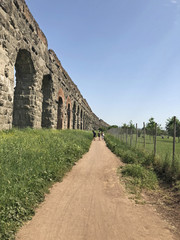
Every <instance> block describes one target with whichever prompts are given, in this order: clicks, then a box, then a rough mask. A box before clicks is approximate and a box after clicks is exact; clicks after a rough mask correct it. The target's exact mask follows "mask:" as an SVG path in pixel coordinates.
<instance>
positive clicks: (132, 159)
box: [105, 134, 180, 187]
mask: <svg viewBox="0 0 180 240" xmlns="http://www.w3.org/2000/svg"><path fill="white" fill-rule="evenodd" d="M105 141H106V144H107V146H108V147H109V148H110V149H111V151H112V152H114V153H115V154H116V155H117V156H119V157H121V159H122V161H123V162H125V163H127V164H131V166H125V167H124V170H122V173H123V174H124V175H127V173H128V174H130V175H131V176H132V177H133V178H134V177H135V175H136V174H137V176H136V180H137V179H138V181H141V183H140V185H141V186H142V187H146V186H152V181H151V179H153V182H154V183H155V177H152V175H151V174H152V172H156V173H157V174H158V176H159V177H160V178H162V179H164V180H165V181H167V182H169V183H175V182H177V181H178V180H180V161H179V159H178V158H175V161H174V162H172V158H171V157H169V155H168V154H166V155H165V157H161V156H158V155H157V156H154V155H153V153H152V152H151V151H149V152H148V151H146V150H144V149H139V148H135V147H130V146H129V145H128V144H126V143H124V142H122V141H120V140H119V139H118V138H117V137H114V136H112V135H108V134H107V135H106V137H105ZM145 169H146V170H148V171H150V173H149V174H150V176H151V177H150V178H149V177H147V172H146V170H145ZM140 172H141V174H139V173H140ZM145 172H146V174H145ZM134 174H135V175H134ZM138 174H139V175H138ZM145 175H146V178H144V177H142V176H145ZM139 179H140V180H139ZM144 180H147V182H146V183H144ZM136 182H137V181H136Z"/></svg>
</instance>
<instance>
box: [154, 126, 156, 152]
mask: <svg viewBox="0 0 180 240" xmlns="http://www.w3.org/2000/svg"><path fill="white" fill-rule="evenodd" d="M156 137H157V123H155V136H154V156H156Z"/></svg>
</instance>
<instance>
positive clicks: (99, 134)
mask: <svg viewBox="0 0 180 240" xmlns="http://www.w3.org/2000/svg"><path fill="white" fill-rule="evenodd" d="M98 137H99V141H100V140H101V133H100V131H99V132H98Z"/></svg>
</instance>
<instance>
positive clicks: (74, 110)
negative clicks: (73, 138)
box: [72, 101, 76, 129]
mask: <svg viewBox="0 0 180 240" xmlns="http://www.w3.org/2000/svg"><path fill="white" fill-rule="evenodd" d="M72 111H73V129H76V102H75V101H74V104H73V110H72Z"/></svg>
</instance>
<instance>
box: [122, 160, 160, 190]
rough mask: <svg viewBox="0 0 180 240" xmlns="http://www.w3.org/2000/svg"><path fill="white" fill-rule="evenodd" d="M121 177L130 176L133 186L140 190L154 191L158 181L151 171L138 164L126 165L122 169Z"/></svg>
mask: <svg viewBox="0 0 180 240" xmlns="http://www.w3.org/2000/svg"><path fill="white" fill-rule="evenodd" d="M122 175H123V176H130V177H132V178H133V179H134V181H133V182H134V184H135V185H138V186H139V187H140V188H141V189H142V188H146V189H156V188H157V186H158V180H157V177H156V174H155V173H154V172H153V171H152V170H147V169H146V168H144V167H143V166H141V165H139V164H128V165H126V166H124V167H123V168H122Z"/></svg>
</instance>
